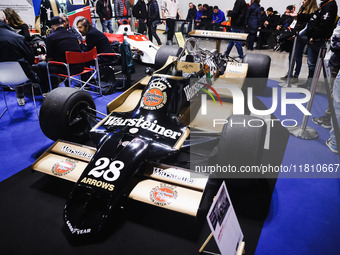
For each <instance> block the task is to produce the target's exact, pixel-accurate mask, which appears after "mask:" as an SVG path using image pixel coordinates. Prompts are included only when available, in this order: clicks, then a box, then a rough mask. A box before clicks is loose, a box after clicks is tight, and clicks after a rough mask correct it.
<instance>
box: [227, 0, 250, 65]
mask: <svg viewBox="0 0 340 255" xmlns="http://www.w3.org/2000/svg"><path fill="white" fill-rule="evenodd" d="M246 13H247V4H246V1H245V0H236V1H235V3H234V8H233V9H232V10H227V11H226V15H227V16H228V17H231V32H234V33H241V32H243V29H244V25H245V21H246ZM234 45H235V47H236V49H237V52H238V57H239V58H241V59H242V58H244V55H243V49H242V43H241V42H239V41H229V43H228V47H227V50H226V51H225V52H224V56H225V57H228V56H229V54H230V52H231V50H232V48H233V46H234Z"/></svg>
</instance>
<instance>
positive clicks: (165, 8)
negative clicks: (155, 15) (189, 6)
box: [161, 0, 183, 45]
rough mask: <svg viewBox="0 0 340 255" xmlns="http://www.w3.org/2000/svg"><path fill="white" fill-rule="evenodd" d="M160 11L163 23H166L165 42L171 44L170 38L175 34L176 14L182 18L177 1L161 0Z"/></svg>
mask: <svg viewBox="0 0 340 255" xmlns="http://www.w3.org/2000/svg"><path fill="white" fill-rule="evenodd" d="M161 11H162V18H163V19H164V21H163V22H164V25H165V24H166V25H167V27H168V34H167V43H168V44H170V45H172V39H173V37H174V34H175V25H176V16H177V15H178V16H179V18H180V19H183V18H182V15H181V13H180V11H179V1H178V0H162V4H161Z"/></svg>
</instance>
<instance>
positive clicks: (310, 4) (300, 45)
mask: <svg viewBox="0 0 340 255" xmlns="http://www.w3.org/2000/svg"><path fill="white" fill-rule="evenodd" d="M317 9H318V5H317V3H316V0H303V1H302V6H301V7H300V9H299V11H298V13H297V15H299V14H300V13H304V14H312V13H314V12H315V11H316V10H317ZM292 14H293V13H292ZM288 15H289V14H288ZM294 16H295V15H294ZM306 25H307V22H305V21H301V20H299V21H297V23H296V25H295V27H294V30H295V31H298V32H299V36H298V39H297V41H296V49H295V64H296V65H295V72H294V73H292V74H291V80H290V82H291V83H298V82H299V75H300V71H301V67H302V57H303V51H304V48H305V46H306V42H307V37H306V30H305V28H306ZM291 56H292V52H291V51H290V52H289V63H290V59H291ZM292 72H293V70H292ZM287 76H288V72H287V74H286V75H285V76H283V77H281V79H282V80H286V79H287Z"/></svg>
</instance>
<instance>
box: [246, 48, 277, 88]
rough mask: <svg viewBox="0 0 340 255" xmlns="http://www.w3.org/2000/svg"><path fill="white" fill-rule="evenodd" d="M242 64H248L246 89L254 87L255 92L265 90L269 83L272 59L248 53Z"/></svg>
mask: <svg viewBox="0 0 340 255" xmlns="http://www.w3.org/2000/svg"><path fill="white" fill-rule="evenodd" d="M242 62H243V63H247V64H248V72H247V79H246V80H245V85H246V86H245V87H246V88H247V87H252V88H254V91H255V92H261V91H263V90H265V89H266V87H267V82H268V75H269V69H270V62H271V58H270V57H269V56H267V55H263V54H249V53H248V54H246V55H245V56H244V58H243V60H242Z"/></svg>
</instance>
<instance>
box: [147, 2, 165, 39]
mask: <svg viewBox="0 0 340 255" xmlns="http://www.w3.org/2000/svg"><path fill="white" fill-rule="evenodd" d="M147 6H148V11H147V17H148V18H147V25H148V33H149V40H150V41H151V42H152V37H155V39H156V41H157V43H158V45H162V42H161V40H160V39H159V37H158V35H157V33H156V28H157V25H158V24H160V23H161V18H160V16H159V7H158V3H157V1H156V0H148V3H147Z"/></svg>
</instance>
